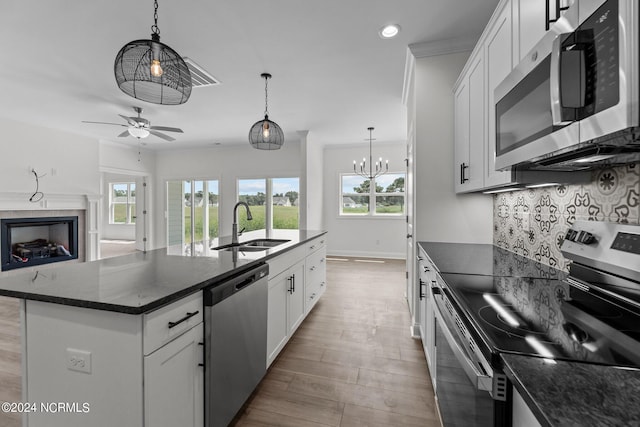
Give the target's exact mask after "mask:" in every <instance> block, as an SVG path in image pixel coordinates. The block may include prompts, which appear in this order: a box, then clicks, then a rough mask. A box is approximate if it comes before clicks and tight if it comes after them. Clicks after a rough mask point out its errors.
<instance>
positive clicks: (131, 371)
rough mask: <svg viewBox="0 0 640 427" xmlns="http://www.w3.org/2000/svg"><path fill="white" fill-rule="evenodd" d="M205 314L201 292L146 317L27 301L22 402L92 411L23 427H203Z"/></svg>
mask: <svg viewBox="0 0 640 427" xmlns="http://www.w3.org/2000/svg"><path fill="white" fill-rule="evenodd" d="M202 310H203V299H202V292H196V293H194V294H192V295H189V296H186V297H185V298H183V299H181V300H179V301H177V302H174V303H172V304H170V305H167V306H165V307H162V308H160V309H158V310H155V311H153V312H150V313H148V314H144V315H132V314H125V313H116V312H110V311H103V310H94V309H88V308H82V307H73V306H67V305H62V304H52V303H46V302H40V301H26V303H25V308H24V318H25V328H24V330H25V332H24V337H25V338H24V339H25V344H24V346H25V357H26V363H25V364H23V370H24V378H25V389H24V396H25V399H26V401H30V402H54V401H55V402H80V403H83V402H86V403H88V404H89V405H90V407H89V411H88V412H86V413H83V414H76V413H65V414H55V416H52V414H46V413H32V414H28V416H27V418H28V419H27V421H28V425H29V426H30V427H38V426H46V427H58V426H64V427H73V426H78V427H81V426H82V427H84V426H88V425H92V426H93V425H95V426H98V425H100V426H102V425H122V426H145V427H156V426H161V427H162V426H169V425H171V426H178V425H179V426H199V427H200V426H202V425H203V418H204V372H203V367H202V366H201V364H202V363H203V356H204V355H203V348H204V347H203V345H201V344H202V343H203V323H202V319H203V317H202V314H203V313H202ZM172 325H173V326H172ZM79 357H80V358H81V360H80V363H79V362H78V358H79ZM73 358H75V359H73ZM74 360H75V363H73V361H74ZM61 385H63V386H61Z"/></svg>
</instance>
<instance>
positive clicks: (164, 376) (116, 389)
mask: <svg viewBox="0 0 640 427" xmlns="http://www.w3.org/2000/svg"><path fill="white" fill-rule="evenodd" d="M324 234H325V232H323V231H308V230H275V231H273V232H271V233H270V234H269V235H267V234H266V233H265V232H264V231H255V232H250V233H246V234H245V235H244V236H242V239H241V243H242V242H246V241H249V240H255V239H278V240H283V241H285V242H283V243H281V244H279V245H278V246H275V247H272V248H268V249H264V250H255V251H240V250H235V249H234V248H231V249H228V248H226V247H225V248H223V249H222V250H209V249H206V250H204V251H197V253H196V251H193V246H191V247H190V248H189V247H169V248H163V249H157V250H152V251H148V252H146V253H142V252H140V253H135V254H131V255H125V256H121V257H116V258H109V259H104V260H99V261H93V262H87V263H80V264H73V265H71V264H69V265H66V266H55V267H48V268H43V269H40V270H35V271H33V270H32V271H28V272H25V273H23V274H18V275H11V276H9V277H3V278H1V279H0V295H4V296H10V297H15V298H20V299H21V300H22V301H21V333H22V349H23V351H22V353H23V355H22V376H23V379H22V382H23V398H22V402H19V405H18V404H16V405H14V406H15V408H12V409H15V410H18V411H19V412H22V413H24V419H23V420H24V421H23V423H24V425H29V426H30V427H33V426H89V425H91V426H93V425H95V426H101V425H128V426H129V425H130V426H145V425H147V426H150V425H157V424H154V422H153V420H154V419H155V420H159V419H160V420H163V421H162V424H163V425H181V426H191V425H193V426H202V425H203V414H204V396H203V381H204V375H203V370H204V366H203V364H204V362H205V361H204V360H203V353H204V352H203V347H204V343H203V329H204V328H203V293H202V290H203V289H205V288H207V287H211V286H214V287H215V286H216V284H218V283H224V282H225V281H226V280H227V279H229V278H231V277H233V276H236V275H237V274H240V273H242V272H245V271H247V270H250V269H252V268H253V267H255V266H258V265H260V264H263V263H265V262H266V263H267V264H271V263H274V270H275V269H277V268H281V265H282V264H283V263H284V262H288V261H287V260H288V259H290V257H291V254H294V253H295V254H298V255H297V256H299V257H305V256H307V255H308V254H309V255H310V254H311V253H312V252H311V249H310V248H316V247H317V248H320V247H321V244H320V242H321V243H322V245H324V237H322V236H323V235H324ZM314 242H317V243H314ZM229 243H231V239H230V238H222V239H219V240H218V239H217V240H216V241H212V242H207V243H206V244H203V245H202V246H201V247H204V248H211V247H213V248H215V247H219V246H227V245H228V244H229ZM189 254H194V255H189ZM283 260H284V261H283ZM296 261H297V262H298V263H300V262H302V265H305V264H304V258H302V260H298V259H296ZM322 261H323V262H324V259H323V260H322ZM270 266H271V265H270ZM322 267H324V265H323V266H322ZM314 268H316V267H315V266H314ZM301 284H302V285H303V286H302V287H301V289H300V292H302V295H304V290H305V288H304V282H302V283H301ZM323 286H324V283H323ZM264 363H265V366H266V364H267V360H265V362H264ZM16 403H17V402H16ZM165 422H167V423H169V424H166V423H165Z"/></svg>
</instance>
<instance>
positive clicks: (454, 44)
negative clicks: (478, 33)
mask: <svg viewBox="0 0 640 427" xmlns="http://www.w3.org/2000/svg"><path fill="white" fill-rule="evenodd" d="M477 41H478V39H477V38H475V37H462V38H453V39H444V40H435V41H428V42H420V43H412V44H410V45H409V50H410V51H411V53H412V54H413V56H414V57H416V58H428V57H430V56H438V55H448V54H452V53H460V52H471V51H472V50H473V47H474V46H475V45H476V43H477Z"/></svg>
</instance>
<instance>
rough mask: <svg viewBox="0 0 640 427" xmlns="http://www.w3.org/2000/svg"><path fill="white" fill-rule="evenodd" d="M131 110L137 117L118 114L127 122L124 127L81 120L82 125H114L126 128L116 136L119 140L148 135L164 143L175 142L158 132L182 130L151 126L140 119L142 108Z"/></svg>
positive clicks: (145, 120) (118, 124) (120, 124)
mask: <svg viewBox="0 0 640 427" xmlns="http://www.w3.org/2000/svg"><path fill="white" fill-rule="evenodd" d="M133 110H134V111H135V112H136V113H138V117H127V116H123V115H122V114H118V115H119V116H120V117H122V118H123V119H125V120H126V121H127V124H126V125H125V124H122V123H108V122H89V121H86V120H83V121H82V123H97V124H102V125H114V126H123V127H126V128H127V130H125V131H124V132H122V133H121V134H120V135H118V137H120V138H124V137H126V136H129V135H131V136H133V137H134V138H138V139H143V138H146V137H148V136H149V135H155V136H157V137H158V138H162V139H164V140H165V141H169V142H171V141H175V138H172V137H170V136H169V135H165V134H164V133H162V132H158V131H165V132H180V133H182V129H179V128H172V127H167V126H151V122H149V120H147V119H145V118H143V117H140V114H141V113H142V111H143V110H142V108H140V107H133Z"/></svg>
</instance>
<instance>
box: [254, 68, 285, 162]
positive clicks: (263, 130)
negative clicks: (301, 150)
mask: <svg viewBox="0 0 640 427" xmlns="http://www.w3.org/2000/svg"><path fill="white" fill-rule="evenodd" d="M260 77H262V78H263V79H264V119H262V120H258V121H257V122H255V123H254V124H253V126H251V129H250V130H249V142H250V143H251V146H252V147H253V148H257V149H258V150H278V149H280V147H282V144H284V133H283V132H282V128H281V127H280V126H278V124H277V123H276V122H274V121H271V120H269V109H268V106H269V104H268V101H269V97H268V94H269V92H268V91H267V81H268V80H269V79H270V78H271V74H269V73H262V74H260Z"/></svg>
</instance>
